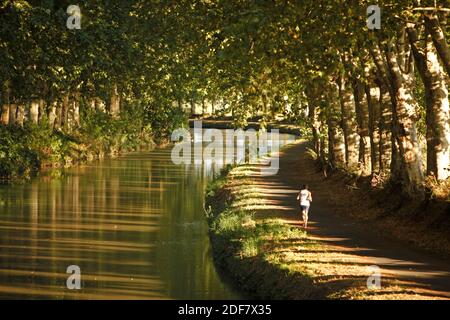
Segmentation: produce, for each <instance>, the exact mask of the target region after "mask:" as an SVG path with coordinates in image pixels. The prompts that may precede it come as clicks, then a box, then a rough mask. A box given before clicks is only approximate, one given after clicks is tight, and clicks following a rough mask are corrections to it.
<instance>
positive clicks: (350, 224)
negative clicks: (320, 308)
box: [255, 143, 450, 298]
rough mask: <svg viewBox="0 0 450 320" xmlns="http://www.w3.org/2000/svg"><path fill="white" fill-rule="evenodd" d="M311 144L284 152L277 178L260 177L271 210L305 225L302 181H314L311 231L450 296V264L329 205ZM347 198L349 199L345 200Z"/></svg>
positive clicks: (396, 274) (400, 276) (311, 183)
mask: <svg viewBox="0 0 450 320" xmlns="http://www.w3.org/2000/svg"><path fill="white" fill-rule="evenodd" d="M306 147H307V144H306V143H296V144H293V145H292V146H290V147H288V148H286V149H285V150H284V151H283V152H282V153H281V159H280V171H279V173H278V174H277V175H276V176H269V177H261V176H259V177H255V181H256V182H257V185H258V188H260V189H261V190H262V193H263V195H264V197H265V198H266V200H267V201H268V203H269V204H271V205H269V206H268V208H267V212H265V211H264V212H263V213H261V210H259V212H260V214H266V213H267V214H268V215H274V216H276V217H278V218H282V219H283V220H285V221H287V222H288V223H291V224H295V225H299V215H298V214H297V213H296V212H297V210H298V207H297V203H296V194H297V192H298V187H299V185H300V184H303V183H307V184H309V186H310V188H311V190H312V192H313V199H314V202H313V205H312V209H311V212H310V223H309V226H310V228H309V230H308V233H309V234H310V235H311V236H313V237H316V238H318V239H320V240H322V241H325V242H326V243H327V244H330V245H331V246H333V247H335V249H336V250H339V251H343V252H346V253H350V254H352V255H355V256H357V257H361V258H362V259H364V261H370V263H371V264H373V265H377V266H379V267H381V268H382V274H383V273H387V274H390V276H392V277H394V278H395V279H398V280H404V281H412V282H414V283H415V285H417V286H416V287H417V288H424V289H431V290H433V291H435V292H437V293H438V294H437V295H438V296H441V297H448V298H450V262H449V261H448V260H445V259H441V258H439V257H436V256H434V255H431V254H428V253H424V252H421V251H418V250H415V249H412V248H410V247H408V246H407V245H406V244H403V243H400V242H399V241H397V240H395V239H389V238H387V237H385V236H381V235H380V234H379V233H377V232H376V231H375V230H374V228H371V226H370V225H369V226H367V225H366V226H363V225H361V223H358V222H356V221H355V220H353V219H350V218H347V217H343V216H342V215H338V214H336V213H335V212H334V211H333V208H331V207H330V206H329V205H328V204H327V197H329V196H330V192H333V190H329V187H328V186H327V185H326V184H325V183H324V177H323V175H322V174H321V173H318V172H317V169H316V168H315V166H314V163H313V162H312V161H311V159H309V156H308V155H307V154H306V153H305V151H306ZM344 201H345V200H344Z"/></svg>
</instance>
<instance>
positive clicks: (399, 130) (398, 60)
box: [386, 30, 424, 195]
mask: <svg viewBox="0 0 450 320" xmlns="http://www.w3.org/2000/svg"><path fill="white" fill-rule="evenodd" d="M402 31H403V32H401V33H400V34H399V36H398V38H397V40H398V43H397V48H398V49H397V52H395V53H394V51H393V50H394V46H391V47H389V48H388V50H387V52H386V57H387V64H388V67H389V72H390V74H391V78H392V87H393V88H395V94H396V109H395V117H394V120H395V123H394V127H395V128H394V134H395V135H396V141H397V144H398V151H399V155H398V156H399V160H400V165H401V171H400V173H401V177H400V178H401V181H400V182H401V183H402V187H403V190H404V191H405V192H406V193H407V194H410V195H413V194H417V193H419V194H422V193H423V192H422V191H423V181H424V175H423V171H422V156H421V151H420V146H419V141H418V138H417V130H416V120H417V119H418V115H417V112H416V110H417V102H416V101H415V98H414V95H413V89H414V84H413V80H414V68H413V63H412V59H410V57H408V56H407V53H408V52H409V50H408V49H409V46H408V44H407V42H406V33H405V32H404V31H405V30H402Z"/></svg>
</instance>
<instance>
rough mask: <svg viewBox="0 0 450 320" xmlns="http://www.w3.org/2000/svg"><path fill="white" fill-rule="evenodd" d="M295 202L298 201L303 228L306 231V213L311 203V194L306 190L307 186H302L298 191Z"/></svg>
mask: <svg viewBox="0 0 450 320" xmlns="http://www.w3.org/2000/svg"><path fill="white" fill-rule="evenodd" d="M297 200H300V209H301V210H302V218H303V227H304V228H305V229H306V228H307V227H308V211H309V207H310V206H311V202H312V194H311V192H310V191H309V190H308V185H307V184H304V185H303V187H302V189H301V190H300V192H299V194H298V196H297Z"/></svg>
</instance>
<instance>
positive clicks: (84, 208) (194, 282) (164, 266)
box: [0, 149, 239, 299]
mask: <svg viewBox="0 0 450 320" xmlns="http://www.w3.org/2000/svg"><path fill="white" fill-rule="evenodd" d="M218 169H220V165H217V164H214V163H207V164H205V165H178V166H176V165H173V164H172V162H171V161H170V150H168V149H165V150H164V149H162V150H161V149H158V150H154V151H152V152H144V153H135V154H130V155H127V156H125V157H122V158H118V159H109V160H104V161H101V162H97V163H91V164H89V165H84V166H80V167H77V168H73V169H70V170H66V171H64V173H63V175H62V177H61V178H58V179H50V178H45V177H43V178H38V179H34V180H33V181H31V182H30V183H27V184H23V185H14V186H0V298H27V299H28V298H45V299H164V298H175V299H232V298H239V294H237V293H235V292H234V291H233V290H232V289H230V288H229V286H228V285H226V284H225V283H224V282H223V281H222V279H221V278H220V277H219V276H218V274H217V272H216V270H215V267H214V264H213V262H212V258H211V252H210V246H209V239H208V234H207V225H206V222H205V219H204V213H203V192H204V188H205V185H206V183H207V182H208V181H209V179H211V177H212V175H213V174H214V172H216V171H217V170H218ZM69 265H78V266H79V267H80V268H81V273H82V278H81V279H82V289H81V290H68V289H67V287H66V280H67V277H68V276H69V275H68V274H66V269H67V267H68V266H69Z"/></svg>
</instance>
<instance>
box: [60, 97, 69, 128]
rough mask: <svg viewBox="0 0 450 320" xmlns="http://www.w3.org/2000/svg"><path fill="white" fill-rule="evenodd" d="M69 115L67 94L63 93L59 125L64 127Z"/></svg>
mask: <svg viewBox="0 0 450 320" xmlns="http://www.w3.org/2000/svg"><path fill="white" fill-rule="evenodd" d="M68 115H69V95H68V94H65V95H64V97H63V99H62V104H61V127H62V128H66V127H67V125H68V118H69V117H68Z"/></svg>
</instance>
